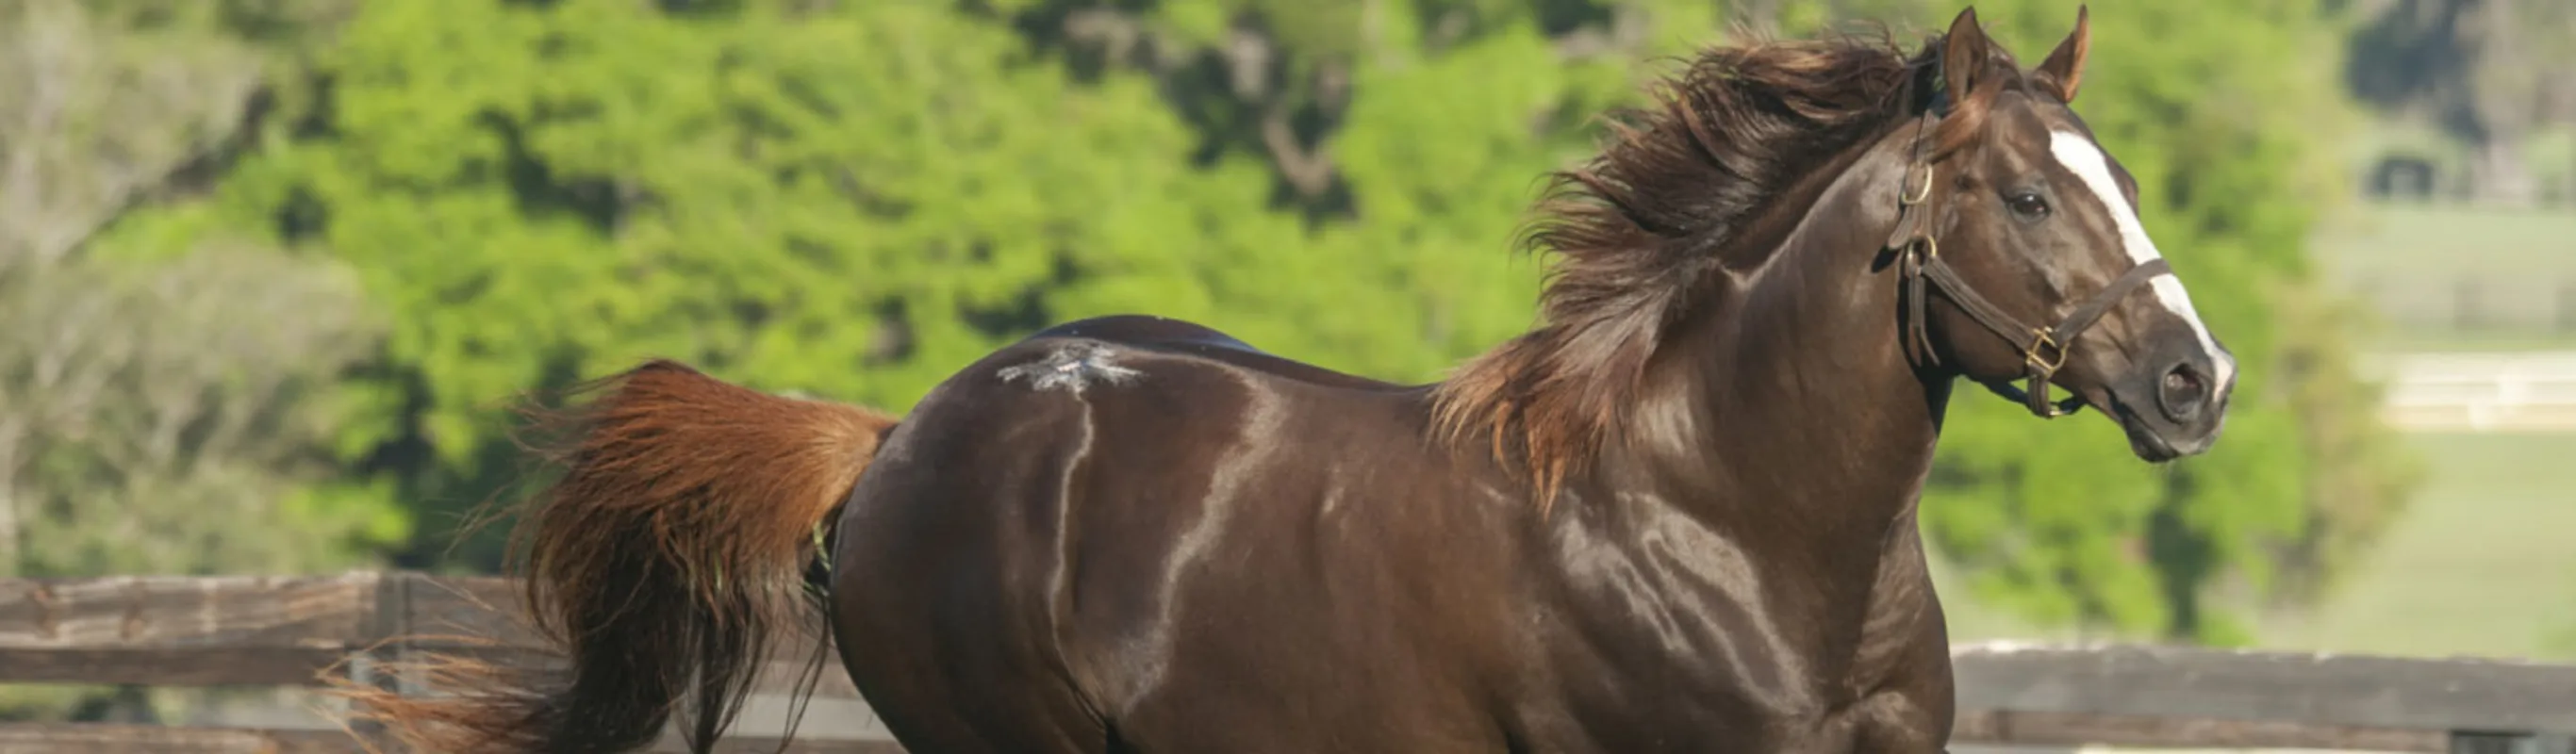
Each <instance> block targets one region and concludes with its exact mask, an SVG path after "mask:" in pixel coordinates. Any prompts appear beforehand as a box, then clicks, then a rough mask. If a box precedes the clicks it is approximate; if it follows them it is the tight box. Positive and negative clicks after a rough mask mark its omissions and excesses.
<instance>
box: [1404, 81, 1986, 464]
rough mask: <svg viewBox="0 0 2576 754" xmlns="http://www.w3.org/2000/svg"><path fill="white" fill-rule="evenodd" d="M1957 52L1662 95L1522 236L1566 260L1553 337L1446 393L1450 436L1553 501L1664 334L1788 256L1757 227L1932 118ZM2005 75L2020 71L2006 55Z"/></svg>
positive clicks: (1612, 133)
mask: <svg viewBox="0 0 2576 754" xmlns="http://www.w3.org/2000/svg"><path fill="white" fill-rule="evenodd" d="M1941 45H1942V42H1941V40H1940V39H1939V38H1938V37H1935V38H1932V39H1930V40H1927V41H1926V42H1925V44H1924V45H1923V47H1921V48H1920V49H1918V50H1917V51H1916V52H1915V53H1913V54H1911V55H1908V54H1906V52H1905V51H1904V50H1903V49H1901V48H1899V47H1898V46H1897V45H1896V44H1895V43H1894V41H1893V40H1892V39H1891V38H1890V37H1889V36H1887V35H1886V34H1884V33H1881V34H1879V35H1878V36H1876V37H1875V38H1865V37H1861V36H1858V35H1838V36H1833V37H1829V38H1825V39H1816V40H1776V41H1763V40H1757V41H1754V42H1750V43H1747V44H1743V45H1739V46H1730V47H1717V48H1712V49H1708V50H1705V51H1703V52H1701V53H1700V54H1699V55H1698V56H1697V57H1696V59H1694V60H1692V61H1691V62H1690V64H1689V65H1688V66H1687V67H1686V68H1684V69H1683V70H1682V71H1680V72H1679V73H1678V74H1676V75H1672V76H1668V77H1664V78H1661V79H1658V80H1657V81H1655V82H1654V83H1652V84H1650V85H1649V86H1648V87H1647V88H1646V93H1647V95H1648V99H1649V100H1650V102H1649V103H1648V104H1647V105H1645V106H1643V107H1639V108H1631V109H1625V110H1620V111H1614V112H1612V113H1610V114H1609V117H1608V118H1606V120H1607V124H1608V133H1607V135H1606V138H1605V139H1604V142H1605V143H1604V145H1603V146H1602V148H1601V150H1600V153H1599V154H1598V155H1596V156H1595V157H1593V158H1592V159H1591V160H1589V161H1587V162H1585V163H1584V164H1582V165H1580V166H1578V167H1575V168H1572V169H1569V170H1563V171H1558V172H1556V173H1554V174H1552V175H1551V179H1550V181H1549V184H1548V190H1547V191H1546V193H1545V195H1543V196H1542V198H1541V199H1540V201H1539V202H1538V204H1537V207H1536V210H1537V212H1536V214H1537V217H1536V218H1535V220H1534V221H1533V222H1532V223H1531V224H1530V226H1529V227H1528V228H1527V229H1526V231H1525V233H1524V235H1523V238H1522V241H1521V247H1522V250H1523V251H1541V252H1546V253H1548V254H1549V255H1550V257H1551V259H1550V264H1549V266H1548V271H1547V275H1546V278H1547V280H1546V284H1545V286H1544V288H1543V289H1542V292H1541V293H1540V296H1539V313H1540V318H1541V321H1540V323H1539V324H1538V325H1537V326H1536V327H1534V328H1532V329H1531V330H1530V331H1529V332H1526V333H1524V334H1522V335H1520V336H1518V337H1516V338H1514V339H1512V340H1509V341H1506V342H1504V343H1503V344H1501V345H1499V346H1497V347H1495V348H1494V349H1492V350H1490V351H1487V352H1486V353H1484V354H1483V355H1480V356H1478V357H1476V358H1474V359H1471V360H1469V361H1468V362H1466V363H1465V364H1463V365H1461V366H1460V367H1459V368H1458V369H1457V370H1456V371H1455V372H1453V373H1452V374H1451V375H1450V376H1449V377H1448V378H1447V379H1445V380H1443V381H1441V382H1440V383H1439V384H1437V385H1435V386H1434V387H1433V390H1432V400H1433V412H1434V421H1435V426H1436V427H1437V429H1438V430H1439V431H1440V432H1441V433H1443V434H1445V435H1447V436H1448V437H1449V438H1451V439H1452V440H1456V439H1459V438H1462V437H1465V436H1468V435H1470V434H1472V433H1474V432H1476V431H1484V432H1488V433H1490V435H1491V440H1492V443H1493V451H1494V453H1495V455H1496V457H1497V458H1498V459H1499V460H1502V461H1504V462H1505V463H1506V464H1507V465H1508V464H1510V463H1511V461H1512V460H1513V458H1512V456H1513V455H1514V451H1517V455H1518V456H1519V461H1520V463H1521V464H1523V465H1524V466H1525V467H1526V470H1527V473H1529V474H1530V475H1532V477H1533V482H1534V483H1535V484H1536V486H1537V488H1538V490H1539V492H1540V497H1541V502H1542V504H1543V505H1544V504H1545V503H1547V502H1549V501H1551V500H1552V499H1553V497H1554V495H1555V493H1556V490H1557V487H1558V486H1559V485H1560V484H1562V482H1563V481H1564V479H1565V478H1566V475H1567V474H1569V473H1573V472H1574V471H1576V470H1578V469H1579V468H1580V467H1581V466H1583V465H1584V464H1585V463H1587V462H1588V461H1589V460H1590V459H1591V458H1592V456H1593V455H1594V454H1595V453H1596V452H1597V451H1598V450H1599V448H1600V447H1601V445H1602V444H1603V443H1604V442H1605V441H1606V438H1608V437H1609V436H1610V434H1611V433H1612V431H1613V429H1614V428H1615V426H1616V425H1617V423H1618V422H1619V420H1620V417H1621V414H1622V412H1623V410H1624V409H1625V407H1627V406H1629V405H1633V404H1634V403H1635V398H1636V397H1637V393H1638V391H1639V390H1640V389H1641V387H1642V384H1643V379H1644V377H1645V374H1646V371H1647V368H1648V366H1649V364H1650V362H1651V360H1652V358H1653V357H1654V355H1655V353H1656V352H1657V350H1658V348H1659V346H1660V345H1661V343H1662V339H1663V336H1664V334H1665V333H1664V331H1665V329H1666V328H1667V327H1669V326H1671V325H1673V324H1674V323H1675V322H1676V321H1677V320H1679V319H1680V317H1681V315H1682V314H1683V313H1684V312H1685V311H1687V309H1688V308H1689V307H1691V306H1695V305H1705V304H1706V303H1707V300H1706V297H1707V295H1709V294H1710V292H1711V289H1713V288H1714V286H1712V285H1710V284H1709V281H1710V280H1711V274H1710V273H1711V272H1713V271H1714V270H1717V269H1727V268H1734V269H1743V268H1747V267H1749V266H1755V265H1759V264H1760V263H1762V262H1763V261H1765V260H1767V259H1768V258H1769V257H1770V256H1771V255H1772V254H1773V253H1775V252H1776V250H1777V248H1778V246H1779V245H1778V244H1766V243H1743V242H1742V241H1743V240H1744V239H1743V238H1741V237H1740V236H1741V235H1742V234H1743V232H1744V230H1745V229H1746V227H1747V226H1749V225H1751V224H1753V223H1754V222H1755V221H1757V220H1759V219H1760V218H1761V216H1762V215H1763V213H1764V212H1765V211H1766V210H1767V209H1768V208H1769V205H1770V204H1771V203H1772V202H1773V201H1774V200H1775V199H1776V198H1777V197H1779V196H1780V195H1782V194H1783V193H1785V192H1786V190H1788V189H1789V188H1791V186H1792V185H1793V184H1795V183H1796V182H1797V181H1799V180H1800V179H1802V178H1804V177H1806V176H1807V175H1808V174H1809V173H1812V172H1813V171H1815V170H1817V169H1821V168H1822V167H1823V166H1825V165H1826V164H1827V163H1828V162H1830V161H1831V160H1833V159H1834V158H1835V157H1836V156H1837V155H1838V154H1840V153H1841V152H1843V151H1845V150H1847V149H1849V148H1850V147H1852V146H1853V145H1854V144H1856V143H1857V142H1859V141H1860V140H1861V139H1863V138H1867V137H1868V136H1869V135H1870V134H1872V133H1874V132H1877V131H1878V130H1879V129H1881V128H1883V127H1885V126H1887V125H1888V124H1891V123H1893V122H1895V120H1896V119H1899V118H1903V117H1908V116H1909V115H1911V114H1913V113H1916V112H1920V111H1921V108H1924V107H1930V106H1933V96H1934V92H1935V87H1934V86H1933V85H1932V84H1933V81H1934V79H1935V77H1936V76H1937V72H1938V69H1939V67H1940V66H1939V64H1938V61H1939V60H1940V59H1941ZM1990 59H1991V60H1993V61H1996V62H1997V63H1998V64H1997V65H1996V66H1995V67H1996V68H2005V69H2009V68H2012V66H2011V64H2010V63H2009V60H2010V58H2009V54H2008V53H2005V52H2003V51H2002V50H2001V49H2000V48H1998V49H1996V50H1995V56H1994V57H1992V58H1990ZM2007 78H2015V77H2007ZM1987 80H1994V79H1993V78H1992V77H1989V78H1988V79H1987ZM1978 89H1979V90H1980V92H1979V94H1978V95H1977V96H1972V97H1970V98H1968V99H1967V100H1964V101H1960V102H1955V103H1952V104H1951V112H1950V113H1949V117H1946V118H1944V119H1943V120H1942V122H1941V125H1940V127H1939V128H1938V129H1937V133H1936V135H1935V141H1936V143H1937V144H1938V145H1939V146H1938V148H1937V149H1936V152H1947V151H1950V150H1951V149H1955V148H1956V147H1957V146H1958V145H1960V144H1964V143H1965V142H1966V141H1967V139H1968V138H1969V137H1970V136H1972V135H1974V134H1975V133H1976V130H1977V128H1978V127H1979V126H1981V125H1982V122H1983V121H1984V117H1983V116H1984V114H1985V110H1986V108H1987V106H1988V105H1989V104H1990V103H1991V101H1992V97H1991V88H1990V87H1983V86H1980V87H1978Z"/></svg>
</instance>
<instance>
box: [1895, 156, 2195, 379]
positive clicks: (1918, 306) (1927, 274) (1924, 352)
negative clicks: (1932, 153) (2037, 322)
mask: <svg viewBox="0 0 2576 754" xmlns="http://www.w3.org/2000/svg"><path fill="white" fill-rule="evenodd" d="M1932 119H1933V109H1926V110H1925V111H1924V113H1923V117H1922V119H1921V120H1920V121H1918V122H1917V123H1916V125H1915V133H1914V147H1913V148H1914V156H1913V159H1911V160H1909V161H1908V162H1907V164H1906V167H1905V177H1904V184H1903V186H1902V187H1901V188H1900V189H1899V191H1900V194H1899V195H1898V197H1897V208H1896V213H1897V214H1896V230H1895V232H1893V233H1890V234H1889V235H1888V237H1887V248H1889V249H1895V250H1897V252H1898V257H1899V260H1898V270H1899V274H1901V275H1903V283H1902V285H1901V286H1900V287H1901V289H1902V293H1903V295H1904V296H1905V307H1906V309H1905V340H1906V347H1907V349H1908V350H1912V351H1915V352H1916V353H1917V354H1919V358H1920V359H1921V360H1922V361H1923V363H1928V364H1930V363H1939V362H1940V358H1939V357H1938V356H1936V355H1934V353H1933V348H1932V338H1931V335H1929V334H1928V333H1926V332H1925V329H1924V327H1925V324H1924V322H1925V321H1924V317H1923V308H1924V301H1925V297H1924V290H1923V285H1924V282H1925V281H1926V280H1929V281H1930V282H1931V284H1932V285H1933V286H1935V287H1938V288H1940V289H1941V293H1942V295H1944V296H1948V297H1949V298H1950V300H1951V301H1953V302H1956V303H1957V304H1958V305H1959V308H1960V309H1961V310H1962V311H1965V312H1967V313H1968V316H1969V317H1971V318H1974V319H1975V320H1977V322H1978V323H1980V324H1983V325H1985V326H1986V329H1988V330H1992V331H1994V333H1995V334H1996V335H2000V336H2003V339H2004V340H2005V341H2007V342H2010V343H2012V344H2013V346H2014V347H2015V348H2018V349H2020V350H2021V357H2022V366H2023V370H2024V374H2025V376H2026V377H2028V378H2029V380H2030V388H2029V389H2028V390H2024V389H2021V388H2017V387H2014V386H2013V385H2012V383H2011V382H1987V381H1984V380H1978V381H1977V382H1978V384H1982V385H1985V386H1986V389H1987V390H1991V391H1994V393H1995V394H1996V395H2000V396H2003V397H2004V398H2006V399H2009V400H2012V401H2015V402H2018V403H2021V404H2023V405H2024V406H2027V407H2029V408H2030V412H2031V413H2032V414H2033V415H2036V416H2038V417H2040V418H2042V419H2053V418H2056V417H2060V416H2065V415H2067V414H2072V413H2075V412H2076V411H2079V410H2082V409H2083V408H2084V399H2083V397H2082V396H2069V397H2067V398H2066V400H2063V401H2058V402H2055V403H2051V402H2049V400H2048V380H2049V378H2050V377H2052V376H2055V375H2056V374H2057V370H2058V368H2060V367H2063V366H2065V365H2066V355H2067V351H2068V349H2069V348H2071V347H2072V346H2074V345H2075V339H2076V338H2077V337H2079V336H2081V335H2083V334H2084V330H2085V329H2086V328H2089V327H2092V326H2093V323H2094V322H2096V321H2099V320H2100V319H2101V318H2102V315H2103V314H2104V313H2105V312H2108V311H2110V310H2111V305H2113V304H2116V303H2119V301H2120V300H2121V299H2123V298H2126V297H2128V295H2129V294H2130V293H2131V292H2133V291H2135V290H2137V288H2138V287H2139V286H2141V285H2145V284H2146V283H2147V281H2149V280H2153V279H2155V278H2156V277H2157V276H2159V275H2170V274H2173V269H2172V268H2171V267H2169V266H2167V265H2166V264H2165V260H2163V259H2161V258H2158V259H2150V260H2147V261H2146V263H2144V264H2140V265H2137V266H2135V267H2131V268H2129V270H2128V271H2127V272H2125V273H2121V275H2120V277H2119V279H2117V280H2113V281H2111V284H2110V285H2109V286H2108V287H2105V288H2103V289H2102V290H2100V291H2098V292H2095V293H2094V294H2093V297H2092V298H2091V299H2087V300H2086V301H2085V302H2084V304H2083V305H2082V306H2078V307H2076V308H2075V311H2073V312H2071V313H2069V314H2067V315H2066V319H2064V320H2060V321H2059V322H2058V323H2057V326H2055V327H2035V326H2031V325H2027V324H2023V323H2022V321H2021V320H2020V319H2017V318H2015V317H2013V316H2012V315H2010V314H2006V313H2004V311H2003V309H2002V308H2000V307H1997V306H1995V304H1994V302H1992V301H1988V300H1986V297H1984V296H1980V295H1977V291H1976V289H1974V288H1971V287H1969V286H1968V282H1967V281H1966V280H1964V279H1961V278H1960V277H1959V273H1958V270H1956V269H1954V268H1952V267H1951V266H1950V264H1949V262H1947V261H1944V260H1942V259H1941V245H1940V242H1938V241H1936V240H1934V238H1933V232H1932V226H1933V224H1934V221H1932V220H1930V219H1927V218H1929V217H1930V216H1933V215H1937V214H1939V212H1938V209H1937V208H1935V207H1933V206H1932V205H1930V204H1929V200H1931V199H1932V198H1933V191H1932V189H1933V182H1934V178H1935V175H1934V174H1935V173H1936V172H1937V167H1936V166H1935V165H1934V164H1933V163H1932V162H1931V161H1930V160H1929V159H1927V158H1926V156H1925V154H1924V150H1925V147H1926V146H1927V144H1928V141H1929V139H1928V132H1929V131H1930V130H1931V126H1932ZM1918 168H1919V169H1921V170H1922V174H1923V178H1922V180H1920V181H1917V180H1915V178H1914V175H1915V171H1916V170H1917V169H1918Z"/></svg>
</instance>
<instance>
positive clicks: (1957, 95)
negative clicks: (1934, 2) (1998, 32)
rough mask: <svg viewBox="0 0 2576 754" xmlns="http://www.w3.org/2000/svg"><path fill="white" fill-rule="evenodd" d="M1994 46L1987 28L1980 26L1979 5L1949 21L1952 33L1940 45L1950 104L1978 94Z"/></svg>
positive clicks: (1961, 12) (1942, 69)
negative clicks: (1978, 85) (1978, 83)
mask: <svg viewBox="0 0 2576 754" xmlns="http://www.w3.org/2000/svg"><path fill="white" fill-rule="evenodd" d="M1991 46H1992V44H1991V43H1989V42H1987V41H1986V29H1985V27H1983V26H1979V25H1978V24H1977V7H1976V6H1973V5H1971V6H1968V7H1967V8H1966V9H1965V10H1961V11H1959V17H1958V18H1954V19H1951V20H1950V32H1949V33H1948V34H1947V35H1945V36H1943V37H1942V42H1941V79H1942V80H1943V81H1945V82H1948V87H1949V90H1950V99H1951V101H1953V102H1956V101H1959V100H1964V99H1967V98H1968V93H1969V92H1973V91H1976V88H1977V79H1978V77H1980V76H1981V75H1983V74H1984V73H1985V70H1986V60H1987V56H1988V55H1990V54H1992V53H1991V51H1990V50H1989V48H1990V47H1991Z"/></svg>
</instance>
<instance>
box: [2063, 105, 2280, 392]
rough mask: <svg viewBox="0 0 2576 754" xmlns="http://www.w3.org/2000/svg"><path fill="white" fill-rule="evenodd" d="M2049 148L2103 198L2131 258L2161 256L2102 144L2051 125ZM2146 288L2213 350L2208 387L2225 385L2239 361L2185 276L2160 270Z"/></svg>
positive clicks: (2143, 260)
mask: <svg viewBox="0 0 2576 754" xmlns="http://www.w3.org/2000/svg"><path fill="white" fill-rule="evenodd" d="M2048 151H2049V152H2050V153H2051V154H2054V155H2056V156H2057V162H2058V164H2061V165H2064V166H2066V170H2067V171H2068V172H2071V173H2074V174H2075V177H2076V178H2079V179H2082V180H2083V181H2084V186H2085V188H2089V189H2092V190H2093V198H2094V199H2097V200H2100V201H2101V202H2102V210H2103V211H2105V212H2109V213H2111V224H2112V225H2114V226H2116V227H2118V228H2119V230H2120V246H2121V248H2122V249H2123V250H2125V251H2127V252H2128V253H2129V261H2131V262H2134V263H2137V264H2146V263H2147V262H2148V261H2149V260H2152V259H2155V258H2157V257H2159V256H2162V255H2161V254H2159V253H2157V251H2156V242H2155V241H2154V240H2152V239H2149V238H2147V229H2146V226H2144V225H2141V224H2139V222H2138V213H2137V212H2136V211H2134V210H2131V209H2130V208H2129V202H2128V200H2126V199H2123V198H2121V196H2120V184H2119V183H2118V182H2116V181H2114V180H2112V178H2111V163H2110V160H2108V159H2106V158H2104V157H2103V156H2102V148H2101V147H2100V146H2098V145H2095V144H2094V143H2093V140H2092V139H2091V138H2088V137H2086V136H2084V135H2083V134H2079V133H2075V132H2072V131H2052V132H2050V133H2049V139H2048ZM2147 288H2148V290H2149V291H2150V292H2152V293H2153V294H2154V295H2155V297H2156V301H2157V303H2161V304H2164V307H2165V310H2166V311H2170V312H2173V314H2174V316H2176V317H2181V318H2182V321H2183V322H2185V323H2188V324H2189V325H2191V332H2192V334H2193V335H2194V336H2198V337H2199V338H2200V347H2201V349H2202V350H2204V351H2207V352H2208V353H2209V357H2210V361H2211V362H2213V364H2214V367H2215V368H2216V369H2217V370H2218V374H2216V375H2212V376H2213V377H2215V378H2217V383H2216V384H2213V385H2211V386H2210V387H2211V388H2212V389H2225V388H2226V387H2227V386H2228V385H2229V384H2230V380H2233V379H2235V378H2236V374H2235V371H2236V361H2235V360H2234V359H2230V358H2228V357H2227V355H2226V353H2225V352H2222V351H2220V350H2218V340H2217V339H2216V338H2213V337H2210V334H2209V326H2208V325H2206V324H2203V323H2201V321H2200V312H2198V311H2196V310H2194V309H2192V308H2191V294H2190V293H2188V292H2186V291H2184V290H2183V288H2182V281H2181V280H2180V279H2177V278H2175V277H2174V276H2172V275H2159V276H2156V279H2155V280H2153V281H2150V282H2148V284H2147Z"/></svg>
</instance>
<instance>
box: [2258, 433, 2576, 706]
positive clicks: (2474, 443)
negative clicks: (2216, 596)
mask: <svg viewBox="0 0 2576 754" xmlns="http://www.w3.org/2000/svg"><path fill="white" fill-rule="evenodd" d="M2408 439H2409V440H2410V442H2411V444H2413V445H2414V446H2415V448H2416V450H2417V452H2418V453H2420V454H2421V457H2422V458H2423V459H2424V460H2425V461H2426V466H2427V471H2428V472H2429V473H2430V474H2431V478H2429V479H2427V480H2426V483H2425V486H2424V488H2423V489H2422V490H2421V491H2420V492H2419V493H2418V494H2417V496H2416V498H2415V500H2414V502H2413V504H2412V506H2410V508H2409V510H2408V512H2407V513H2406V515H2405V516H2404V517H2403V518H2401V519H2400V520H2399V521H2398V522H2397V523H2396V525H2395V526H2393V527H2391V529H2390V531H2389V533H2388V535H2387V538H2386V539H2385V540H2383V541H2382V543H2381V544H2380V546H2379V548H2378V549H2377V551H2375V552H2373V553H2371V555H2370V556H2369V558H2370V559H2369V560H2368V561H2366V562H2364V563H2362V564H2361V566H2360V569H2359V570H2358V571H2356V572H2354V573H2353V574H2352V580H2351V581H2350V582H2348V583H2346V584H2345V588H2344V589H2343V590H2341V591H2340V592H2338V593H2336V594H2335V595H2334V597H2333V598H2332V599H2330V600H2329V601H2328V602H2327V604H2326V605H2324V606H2323V609H2321V610H2318V611H2317V612H2316V613H2315V614H2313V615H2309V616H2303V617H2300V618H2295V619H2286V620H2281V621H2277V622H2275V623H2273V624H2272V625H2267V626H2265V627H2264V630H2263V637H2262V638H2263V643H2264V644H2266V645H2268V646H2273V647H2279V648H2285V649H2312V650H2323V651H2336V652H2358V653H2373V654H2398V655H2450V654H2473V655H2488V656H2521V657H2553V658H2563V659H2576V646H2569V645H2567V644H2565V643H2564V642H2554V641H2553V640H2552V639H2553V637H2552V634H2553V633H2554V632H2563V631H2564V630H2566V629H2568V628H2576V538H2571V536H2570V535H2571V534H2576V434H2570V435H2511V434H2488V435H2469V434H2458V435H2451V434H2441V435H2415V436H2411V437H2409V438H2408Z"/></svg>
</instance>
